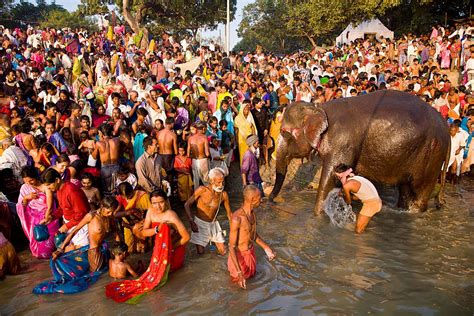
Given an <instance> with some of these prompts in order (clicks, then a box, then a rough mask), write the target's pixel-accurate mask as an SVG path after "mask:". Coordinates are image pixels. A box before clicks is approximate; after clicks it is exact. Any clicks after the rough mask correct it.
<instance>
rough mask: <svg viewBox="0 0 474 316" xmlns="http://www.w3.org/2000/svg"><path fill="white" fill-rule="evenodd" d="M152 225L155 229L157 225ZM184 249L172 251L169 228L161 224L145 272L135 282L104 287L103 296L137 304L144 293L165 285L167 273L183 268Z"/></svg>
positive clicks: (119, 301)
mask: <svg viewBox="0 0 474 316" xmlns="http://www.w3.org/2000/svg"><path fill="white" fill-rule="evenodd" d="M152 225H153V227H156V226H158V225H159V223H152ZM185 249H186V248H185V246H179V247H178V248H176V249H172V242H171V232H170V227H169V226H168V225H167V224H161V225H160V232H159V233H158V234H156V237H155V247H154V248H153V254H152V257H151V261H150V265H149V266H148V269H147V270H146V272H145V273H144V274H143V275H142V276H141V277H140V278H138V279H136V280H125V281H120V282H114V283H110V284H109V285H107V286H106V287H105V295H106V296H107V297H108V298H111V299H113V300H114V301H116V302H118V303H124V302H125V303H127V304H137V303H138V301H139V300H140V299H141V298H142V297H143V296H144V295H145V294H146V293H148V292H151V291H152V290H153V289H158V288H160V287H162V286H163V285H165V284H166V282H167V281H168V274H169V272H172V271H175V270H177V269H179V268H181V267H182V266H183V263H184V253H185Z"/></svg>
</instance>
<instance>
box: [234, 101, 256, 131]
mask: <svg viewBox="0 0 474 316" xmlns="http://www.w3.org/2000/svg"><path fill="white" fill-rule="evenodd" d="M246 106H250V105H244V104H242V105H241V106H240V109H239V115H237V116H236V117H235V119H234V126H236V127H237V128H238V129H239V134H240V135H241V136H242V137H245V138H246V137H247V136H248V135H250V134H255V135H258V132H257V126H256V125H255V121H254V119H253V116H252V113H250V112H249V115H247V117H245V115H244V109H245V107H246Z"/></svg>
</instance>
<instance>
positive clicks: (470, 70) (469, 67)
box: [464, 52, 474, 82]
mask: <svg viewBox="0 0 474 316" xmlns="http://www.w3.org/2000/svg"><path fill="white" fill-rule="evenodd" d="M464 69H465V70H466V72H467V81H468V82H469V81H472V80H474V52H472V53H471V57H470V58H469V59H468V60H467V61H466V65H465V66H464Z"/></svg>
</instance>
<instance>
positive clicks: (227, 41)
mask: <svg viewBox="0 0 474 316" xmlns="http://www.w3.org/2000/svg"><path fill="white" fill-rule="evenodd" d="M225 51H226V52H227V55H229V51H230V0H227V23H226V25H225Z"/></svg>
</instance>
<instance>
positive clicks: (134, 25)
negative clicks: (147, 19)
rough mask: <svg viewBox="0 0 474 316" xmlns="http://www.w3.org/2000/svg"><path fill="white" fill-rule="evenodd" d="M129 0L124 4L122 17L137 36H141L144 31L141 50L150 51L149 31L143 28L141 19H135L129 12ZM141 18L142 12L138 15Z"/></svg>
mask: <svg viewBox="0 0 474 316" xmlns="http://www.w3.org/2000/svg"><path fill="white" fill-rule="evenodd" d="M128 6H129V0H123V2H122V15H123V18H124V19H125V21H126V22H127V23H128V25H129V26H130V28H131V29H132V31H133V32H134V33H135V34H137V35H138V34H140V31H143V37H142V40H141V42H140V45H139V46H140V49H141V50H144V51H146V50H147V49H148V29H147V28H146V27H141V26H140V22H141V19H137V18H135V17H134V16H133V15H132V14H131V13H130V11H129V7H128ZM139 11H141V9H140V10H139ZM138 16H141V12H140V13H139V14H138Z"/></svg>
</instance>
